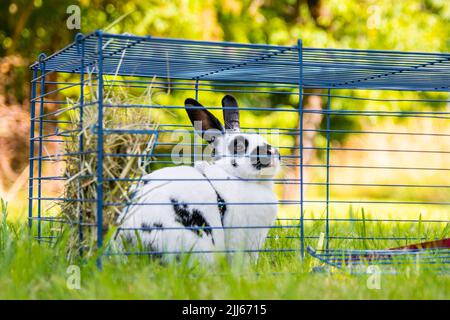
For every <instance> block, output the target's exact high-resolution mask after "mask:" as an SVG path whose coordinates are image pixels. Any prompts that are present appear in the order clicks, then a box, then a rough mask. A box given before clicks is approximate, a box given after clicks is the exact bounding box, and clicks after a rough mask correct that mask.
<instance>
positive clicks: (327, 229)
mask: <svg viewBox="0 0 450 320" xmlns="http://www.w3.org/2000/svg"><path fill="white" fill-rule="evenodd" d="M331 97H332V96H331V89H330V88H328V89H327V111H326V115H327V117H326V122H327V129H326V143H327V145H326V191H325V193H326V195H325V196H326V201H325V203H326V209H325V210H326V214H325V215H326V218H325V219H326V221H325V250H326V251H327V252H328V250H329V249H330V166H331V165H330V151H331V120H330V114H331Z"/></svg>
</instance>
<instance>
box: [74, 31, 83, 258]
mask: <svg viewBox="0 0 450 320" xmlns="http://www.w3.org/2000/svg"><path fill="white" fill-rule="evenodd" d="M82 37H83V34H81V33H79V34H77V35H76V36H75V41H78V43H79V45H81V48H80V52H79V53H80V56H81V58H80V102H79V106H80V108H79V116H80V120H79V126H78V128H79V131H80V133H81V134H80V136H79V144H78V150H79V152H80V154H81V155H80V157H81V160H80V163H79V165H78V170H79V171H80V172H81V170H82V163H83V162H84V161H85V157H84V133H83V120H84V72H85V66H84V54H85V52H84V51H85V48H84V46H85V43H84V41H82V40H81V38H82ZM77 190H78V192H77V193H78V198H80V199H83V193H82V192H81V182H80V179H77ZM78 224H79V227H78V241H79V245H80V246H79V254H80V257H82V256H83V246H82V243H83V228H82V224H83V204H82V202H80V203H79V204H78Z"/></svg>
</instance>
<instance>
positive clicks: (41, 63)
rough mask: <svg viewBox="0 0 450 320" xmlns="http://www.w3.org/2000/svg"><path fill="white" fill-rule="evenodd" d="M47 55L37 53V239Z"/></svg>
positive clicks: (38, 237)
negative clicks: (38, 86)
mask: <svg viewBox="0 0 450 320" xmlns="http://www.w3.org/2000/svg"><path fill="white" fill-rule="evenodd" d="M46 58H47V56H46V55H45V53H41V54H40V55H39V58H38V60H39V69H40V71H41V76H40V77H41V79H40V80H41V81H40V82H41V83H40V87H41V90H40V93H39V97H40V98H39V135H38V141H39V147H38V158H37V159H38V176H37V185H38V187H37V189H38V190H37V216H36V219H37V228H38V230H37V232H38V234H37V239H38V241H41V240H42V225H41V222H42V180H43V179H42V169H43V168H42V161H43V147H44V146H43V142H44V141H43V140H44V139H43V135H44V117H45V110H44V108H45V100H44V97H45V95H46V93H45V76H46V72H47V71H46V61H45V59H46Z"/></svg>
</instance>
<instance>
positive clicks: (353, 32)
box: [0, 0, 450, 195]
mask: <svg viewBox="0 0 450 320" xmlns="http://www.w3.org/2000/svg"><path fill="white" fill-rule="evenodd" d="M73 4H75V5H78V6H79V7H80V8H81V30H69V29H68V28H67V27H66V20H67V18H68V17H69V14H68V13H67V12H66V10H67V8H68V6H70V5H73ZM114 21H116V23H115V24H114V25H113V26H111V27H109V28H108V26H109V25H110V24H111V23H113V22H114ZM449 23H450V3H449V1H448V0H404V1H391V0H381V1H375V0H243V1H239V0H167V1H164V0H127V1H118V0H117V1H116V0H79V1H74V0H72V1H68V0H2V1H1V3H0V57H1V58H0V180H1V181H0V182H1V183H0V195H1V194H2V193H5V192H7V191H8V190H9V191H11V190H13V191H14V190H18V189H20V187H21V186H22V187H23V182H24V181H26V177H27V170H28V168H27V164H28V162H27V157H28V134H29V132H28V131H29V114H28V108H29V102H28V101H29V91H30V84H29V81H30V72H29V70H28V66H29V65H30V64H31V63H32V62H33V61H35V60H36V59H37V56H38V54H39V53H41V52H44V53H46V54H50V53H52V52H55V51H56V50H58V49H60V48H62V47H64V46H65V45H67V44H68V43H70V42H72V41H73V39H74V36H75V34H76V33H77V32H80V31H81V32H83V33H88V32H91V31H93V30H95V29H105V28H108V31H109V32H115V33H122V32H128V33H133V34H137V35H154V36H162V37H178V38H187V39H201V40H227V41H238V42H252V43H271V44H282V45H293V44H295V43H296V42H297V39H298V38H302V39H303V43H304V45H305V46H308V47H328V48H332V47H335V48H361V49H388V50H405V51H430V52H431V51H434V52H449V51H450V50H449V47H450V28H449V25H450V24H449ZM271 99H276V98H275V97H273V98H271ZM304 103H305V108H313V109H314V108H321V107H322V104H323V102H322V99H321V98H320V97H318V96H314V95H312V96H309V98H308V99H306V100H305V102H304ZM305 121H306V124H305V126H306V127H312V128H317V127H318V126H320V125H321V123H322V122H323V119H322V117H321V116H320V115H316V116H310V117H309V118H307V119H305ZM306 139H307V141H306V143H312V142H311V141H312V139H313V137H308V136H307V137H306Z"/></svg>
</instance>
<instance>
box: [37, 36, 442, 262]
mask: <svg viewBox="0 0 450 320" xmlns="http://www.w3.org/2000/svg"><path fill="white" fill-rule="evenodd" d="M31 70H32V73H33V77H32V81H31V89H32V90H31V92H32V97H31V144H30V146H31V148H30V184H29V223H30V226H31V227H33V232H34V235H35V237H36V238H37V239H38V240H39V241H48V242H53V241H55V240H56V239H57V238H58V236H59V231H60V230H61V226H64V225H67V224H69V225H70V229H71V230H72V231H73V235H74V239H75V240H74V242H76V243H77V244H78V245H77V246H76V248H77V250H79V251H80V252H86V251H89V250H90V249H91V248H92V247H97V248H102V247H103V246H105V241H104V239H105V237H106V234H107V232H108V230H109V229H110V228H109V226H110V225H111V222H112V221H113V220H114V219H116V218H117V216H118V215H120V213H121V212H123V210H125V208H127V207H129V206H130V205H132V204H133V195H132V193H133V192H134V191H135V190H136V189H137V188H139V185H140V184H142V183H144V184H145V183H146V182H147V181H146V180H145V177H146V175H147V174H148V173H150V172H155V171H156V170H158V169H160V168H163V167H170V166H177V165H180V163H174V162H173V160H172V159H171V157H170V156H171V152H172V151H173V148H175V147H178V148H179V147H180V145H181V146H190V147H192V148H191V149H189V150H190V151H189V152H187V153H185V154H184V156H183V159H182V161H181V164H184V165H193V164H194V161H196V160H197V159H198V155H199V153H201V152H202V148H204V147H205V143H204V141H202V140H201V139H200V140H199V139H197V140H196V139H195V138H194V135H193V134H192V133H193V131H194V130H193V128H192V126H191V124H190V123H189V122H188V117H187V116H186V114H185V113H184V109H185V105H184V103H183V101H184V99H186V98H195V99H196V100H198V101H200V102H201V103H202V104H203V105H205V106H206V107H207V108H208V110H210V111H211V112H212V113H214V114H216V115H217V116H218V114H220V112H221V111H222V109H223V107H222V106H219V101H220V99H221V97H222V96H223V95H225V94H232V95H234V96H235V97H236V98H237V100H238V101H239V104H240V106H239V110H240V113H241V119H242V120H241V122H242V123H241V132H247V133H252V132H256V131H258V133H259V134H261V135H262V136H264V137H267V141H269V142H270V143H271V144H272V145H273V146H274V147H275V148H277V149H278V150H279V152H280V154H281V159H282V160H281V170H280V172H279V173H278V174H277V175H276V176H274V177H271V178H270V179H269V180H270V181H271V182H273V189H274V190H275V193H276V196H277V198H278V200H277V201H276V203H275V205H277V206H278V213H277V217H276V219H275V221H273V223H272V224H270V225H251V224H246V225H240V226H239V225H237V226H236V225H235V226H232V227H226V226H223V225H218V226H205V225H196V226H191V227H192V229H193V231H195V232H198V229H203V231H204V232H206V233H208V232H207V231H208V229H207V228H222V229H224V230H226V229H227V228H228V229H243V230H244V232H246V231H247V230H250V229H252V228H263V229H266V230H269V232H268V234H267V236H266V240H265V241H264V243H263V244H261V246H260V247H256V248H255V247H253V248H252V249H248V248H245V247H243V248H240V249H242V251H244V252H245V251H257V252H259V253H260V257H262V255H265V256H276V255H279V254H282V255H290V256H292V257H293V258H294V259H296V260H302V259H303V258H304V257H305V256H307V253H308V252H309V254H310V255H311V256H313V257H316V258H318V259H319V260H320V261H322V262H324V263H326V264H328V265H331V266H335V267H338V268H345V267H347V266H351V267H352V268H353V267H358V266H361V265H362V266H365V265H367V264H379V265H392V264H394V263H395V262H405V261H413V262H417V261H420V262H421V263H422V264H424V265H426V266H427V267H430V268H431V267H433V266H436V265H438V266H439V267H440V268H443V266H445V265H446V264H448V263H449V262H450V259H449V250H448V241H447V242H446V240H445V239H446V238H448V237H449V231H450V228H449V222H450V219H449V218H450V214H449V204H450V202H449V199H450V185H449V184H448V177H449V175H448V173H449V171H450V168H449V167H448V163H450V145H449V137H450V131H449V128H450V127H449V112H448V104H449V102H450V101H449V99H448V92H449V91H450V54H442V53H413V52H394V51H369V50H344V49H320V48H307V47H303V45H302V42H301V40H299V41H298V42H297V43H296V44H295V45H292V46H275V45H257V44H241V43H229V42H208V41H190V40H180V39H164V38H156V37H152V36H146V37H140V36H134V35H124V34H108V33H104V32H102V31H96V32H94V33H91V34H89V35H82V34H79V35H77V36H76V38H75V41H74V42H73V43H72V44H70V45H68V46H67V47H65V48H64V49H62V50H61V51H58V52H56V53H54V54H52V55H50V56H48V57H47V56H45V55H44V54H42V55H40V56H39V59H38V61H37V62H36V63H34V64H33V65H32V66H31ZM314 99H315V101H316V103H315V105H314V103H313V102H314V101H313V100H314ZM113 110H119V111H113ZM114 112H119V113H114ZM218 117H220V116H218ZM126 118H127V119H128V120H124V119H126ZM130 119H131V120H130ZM179 130H186V131H187V132H188V133H189V137H190V138H192V139H188V140H187V141H184V142H182V143H180V141H179V137H178V136H176V135H174V133H176V132H178V131H179ZM124 137H125V138H124ZM183 143H184V144H183ZM199 148H200V149H199ZM125 167H126V170H125V169H124V168H125ZM46 168H51V169H52V170H48V169H46ZM150 177H152V176H151V175H150ZM163 179H164V177H163ZM206 179H207V178H206ZM166 180H170V181H175V180H176V179H174V178H173V177H171V178H167V179H166ZM181 180H182V179H181ZM209 180H211V179H209ZM185 182H186V188H189V183H190V181H185ZM209 182H210V183H213V184H214V183H215V182H214V179H212V181H209ZM256 182H260V181H256ZM52 183H53V184H56V185H57V186H59V189H58V187H57V188H56V189H57V190H59V191H55V190H54V189H55V188H53V189H52V188H48V185H49V184H52ZM230 188H232V187H230ZM68 189H70V190H69V191H67V190H68ZM61 190H63V191H61ZM86 190H88V192H85V191H86ZM133 190H134V191H133ZM58 192H59V193H58ZM224 198H226V196H224ZM218 202H219V201H218ZM218 202H215V201H212V202H211V203H207V204H208V205H211V206H217V205H218ZM166 204H168V205H172V206H173V203H166ZM273 204H274V203H271V202H265V201H260V202H258V203H250V202H249V203H245V201H244V203H233V202H230V201H226V199H225V201H224V203H222V205H226V206H227V207H228V208H230V206H233V205H236V206H244V207H245V206H248V208H249V209H248V210H253V209H250V207H251V205H257V206H260V207H261V208H262V207H263V206H267V205H273ZM142 205H145V204H142ZM147 205H148V206H151V205H154V203H153V204H152V203H150V204H147ZM183 205H186V206H190V205H194V204H192V203H189V202H186V203H184V204H183ZM144 227H145V226H144ZM146 228H150V229H152V228H153V229H157V230H158V231H162V232H164V226H161V225H152V226H147V227H145V228H144V231H151V230H145V229H146ZM139 229H141V230H142V225H140V226H137V227H136V230H139ZM174 229H177V228H174ZM116 232H117V233H119V232H121V226H120V225H119V226H118V229H117V230H116ZM437 239H444V240H442V241H440V242H436V240H437ZM426 241H429V242H428V243H429V245H425V246H421V245H416V246H414V244H415V243H424V242H426ZM430 241H431V242H430ZM411 245H413V246H411ZM230 250H231V249H229V248H228V249H227V248H226V247H225V249H224V250H222V251H223V252H225V253H226V252H228V251H230ZM185 252H189V253H196V252H193V251H192V250H190V251H189V250H187V251H185ZM121 253H124V254H138V255H152V254H153V255H160V256H161V255H165V254H171V253H176V254H179V253H182V252H181V250H180V251H176V252H164V251H161V250H156V251H152V250H149V249H148V248H140V249H138V250H132V249H130V251H126V252H121ZM199 253H202V251H199ZM203 253H204V252H203ZM105 254H108V252H107V253H105ZM109 254H114V252H109Z"/></svg>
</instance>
